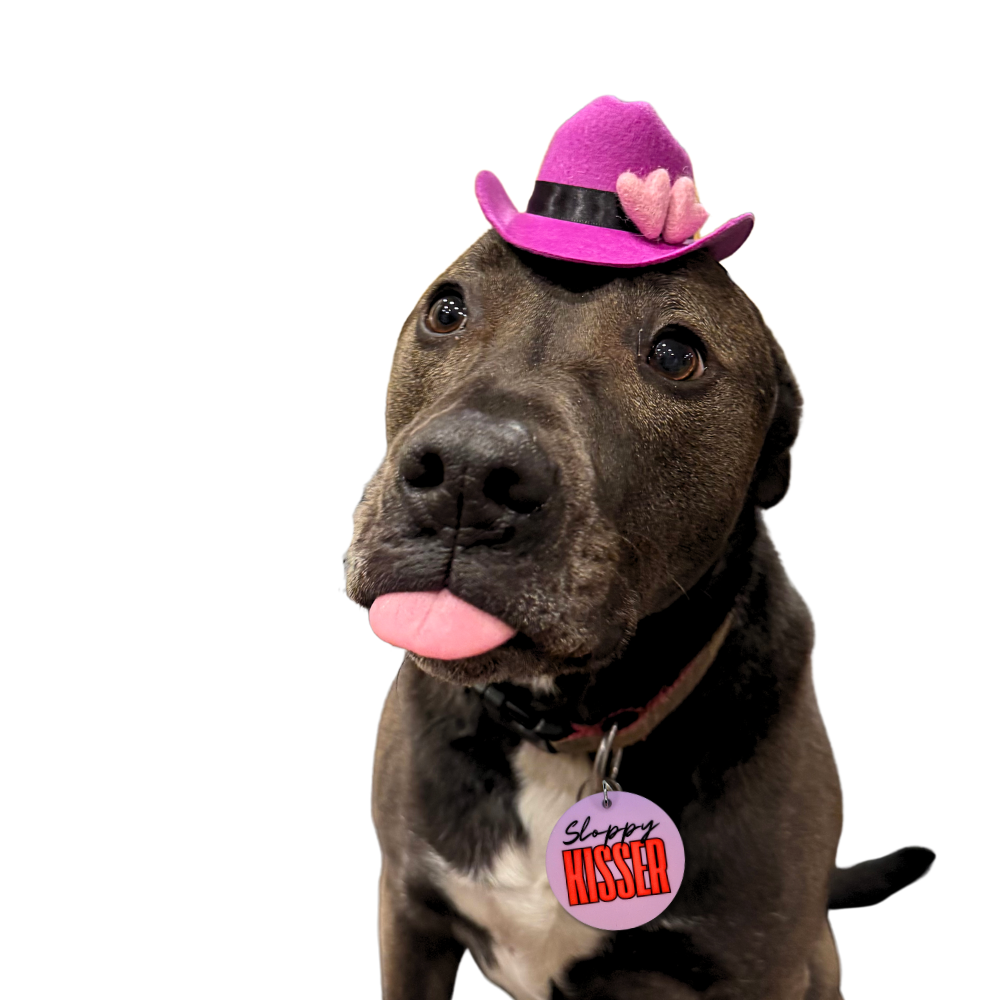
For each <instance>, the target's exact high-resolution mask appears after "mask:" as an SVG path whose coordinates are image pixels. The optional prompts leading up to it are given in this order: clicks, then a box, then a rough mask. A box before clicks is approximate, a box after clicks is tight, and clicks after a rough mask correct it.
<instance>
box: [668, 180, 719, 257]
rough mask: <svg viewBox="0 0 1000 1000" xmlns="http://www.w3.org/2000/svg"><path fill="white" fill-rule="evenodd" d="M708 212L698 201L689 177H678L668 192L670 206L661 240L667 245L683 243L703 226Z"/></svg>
mask: <svg viewBox="0 0 1000 1000" xmlns="http://www.w3.org/2000/svg"><path fill="white" fill-rule="evenodd" d="M707 218H708V212H706V211H705V206H704V205H702V204H701V202H699V201H698V192H697V191H695V189H694V181H693V180H691V178H690V177H678V178H677V182H676V183H675V184H674V186H673V187H672V188H671V190H670V204H669V205H668V207H667V220H666V225H665V226H664V227H663V239H664V241H665V242H667V243H683V242H684V241H685V240H686V239H687V238H688V237H689V236H694V234H695V233H696V232H698V230H699V229H701V227H702V226H703V225H704V224H705V220H706V219H707Z"/></svg>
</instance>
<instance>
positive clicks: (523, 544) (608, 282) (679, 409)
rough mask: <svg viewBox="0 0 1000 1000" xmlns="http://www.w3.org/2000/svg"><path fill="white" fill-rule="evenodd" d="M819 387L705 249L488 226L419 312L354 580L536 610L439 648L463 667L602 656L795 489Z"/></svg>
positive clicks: (370, 490)
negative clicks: (544, 244)
mask: <svg viewBox="0 0 1000 1000" xmlns="http://www.w3.org/2000/svg"><path fill="white" fill-rule="evenodd" d="M797 411H798V393H797V390H796V389H795V387H794V383H793V382H792V381H791V376H790V374H789V373H788V370H787V367H786V366H785V362H784V358H783V356H782V354H781V351H780V348H778V346H777V344H776V343H775V342H774V340H773V338H772V337H771V334H770V332H769V331H768V330H767V328H766V327H765V326H764V324H763V322H762V320H761V318H760V316H759V314H758V312H757V310H756V309H755V308H754V306H753V305H752V303H751V302H750V301H749V300H748V299H747V297H746V296H745V295H744V294H743V293H742V292H741V291H740V290H739V289H738V288H737V287H736V285H734V284H733V283H732V281H731V280H730V279H729V276H728V275H727V274H726V272H725V270H724V269H723V268H722V267H721V266H720V265H719V264H717V263H716V262H715V261H713V260H711V259H710V258H708V257H705V256H701V255H691V256H689V257H684V258H681V259H680V260H679V261H677V262H675V263H674V264H673V265H668V266H661V267H659V268H652V269H647V270H642V271H622V270H616V269H603V268H594V267H587V266H581V265H568V264H560V263H558V262H554V261H548V260H544V259H541V258H537V257H532V256H530V255H527V254H522V253H519V252H518V251H515V250H514V249H512V248H511V247H510V246H509V245H507V244H505V243H504V242H503V241H502V240H500V239H499V237H497V236H496V234H495V233H493V232H490V233H487V234H486V235H485V236H483V237H482V238H481V239H480V240H479V241H478V242H477V243H476V244H475V245H474V246H473V247H472V248H471V249H470V250H469V251H468V252H467V253H465V254H464V255H463V256H462V257H461V258H460V259H459V260H458V261H457V262H456V263H455V264H453V265H452V266H451V267H450V268H449V269H448V270H447V271H446V272H445V273H444V274H443V275H442V276H441V278H439V279H438V280H437V281H436V282H434V284H433V285H432V286H431V287H430V289H429V290H428V291H427V293H426V294H425V295H424V297H423V298H422V299H421V300H420V302H419V303H418V304H417V307H416V308H415V309H414V311H413V312H412V313H411V315H410V317H409V318H408V320H407V321H406V324H405V325H404V327H403V330H402V333H401V334H400V339H399V343H398V346H397V348H396V355H395V360H394V363H393V369H392V378H391V381H390V385H389V395H388V402H387V407H386V417H387V431H388V452H387V455H386V457H385V460H384V461H383V463H382V465H381V466H380V468H379V470H378V472H377V473H376V474H375V476H374V478H373V479H372V481H371V482H370V483H369V484H368V486H367V488H366V489H365V493H364V496H363V498H362V500H361V503H360V504H359V506H358V509H357V512H356V515H355V533H354V539H353V541H352V543H351V547H350V549H349V551H348V554H347V558H346V567H347V581H348V593H349V595H350V597H351V598H352V599H354V600H355V601H358V602H359V603H360V604H362V605H364V606H366V607H370V606H371V604H372V602H373V601H374V600H375V598H377V597H378V596H380V595H382V594H385V593H390V592H398V591H432V590H440V589H442V588H444V587H447V588H448V589H449V590H450V591H451V592H452V593H454V594H456V595H457V596H458V597H460V598H463V599H464V600H465V601H467V602H469V603H470V604H473V605H475V606H477V607H479V608H482V609H483V610H485V611H487V612H489V613H490V614H492V615H495V616H496V617H498V618H500V619H502V620H503V621H505V622H507V623H508V624H509V625H511V626H513V627H514V628H515V629H517V630H518V635H517V636H515V637H514V638H513V639H512V640H510V642H508V643H506V644H505V645H504V646H501V647H500V648H498V649H494V650H492V651H491V652H489V653H484V654H482V655H479V656H474V657H469V658H466V659H461V660H430V659H426V658H421V657H417V662H418V664H419V665H420V666H421V667H422V668H423V669H424V670H426V671H428V672H430V673H432V674H435V675H436V676H439V677H443V678H447V679H450V680H454V681H459V682H461V683H473V682H484V681H497V680H512V681H517V682H521V683H524V682H526V681H530V680H533V679H535V680H537V679H539V678H541V677H544V676H552V675H556V674H560V673H565V672H567V671H569V670H579V669H596V668H598V667H601V666H603V665H605V664H606V663H608V662H609V661H610V660H612V659H613V658H614V657H615V656H616V655H617V654H618V653H620V652H621V650H622V649H623V646H624V644H625V643H627V641H628V639H629V638H630V637H631V636H632V634H633V633H634V631H635V628H636V625H637V623H638V622H639V621H640V620H641V619H642V618H643V617H645V616H646V615H648V614H651V613H653V612H655V611H659V610H661V609H662V608H664V607H666V606H667V605H669V604H670V603H672V602H673V601H674V600H675V599H676V598H677V597H678V596H679V595H680V594H681V593H682V592H683V590H684V589H685V588H687V587H689V586H690V585H691V584H692V583H694V582H695V581H696V580H698V579H699V577H700V576H701V575H702V574H703V573H704V572H705V571H706V570H707V569H708V568H709V567H710V566H711V565H712V564H713V562H714V561H716V560H717V559H718V558H719V557H720V555H721V553H722V552H723V550H724V548H725V545H726V541H727V538H728V536H729V534H730V532H731V531H732V529H733V526H734V524H735V523H736V520H737V518H738V517H739V515H740V513H741V511H742V510H743V509H744V507H745V506H746V505H747V504H748V503H756V504H759V505H761V506H770V505H771V504H772V503H776V502H777V501H778V500H779V499H780V498H781V496H782V495H783V493H784V490H785V488H786V486H787V479H788V447H789V446H790V444H791V441H792V438H793V437H794V433H795V427H796V424H797Z"/></svg>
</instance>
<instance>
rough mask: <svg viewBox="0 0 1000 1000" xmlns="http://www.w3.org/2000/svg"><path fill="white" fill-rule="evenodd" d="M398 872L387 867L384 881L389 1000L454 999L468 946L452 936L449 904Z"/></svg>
mask: <svg viewBox="0 0 1000 1000" xmlns="http://www.w3.org/2000/svg"><path fill="white" fill-rule="evenodd" d="M395 871H396V869H395V868H394V866H391V865H388V864H384V865H383V867H382V877H381V879H380V881H379V947H380V951H381V960H382V996H383V1000H450V997H451V994H452V991H453V990H454V988H455V976H456V974H457V973H458V963H459V962H460V961H461V959H462V954H463V953H464V952H465V946H464V945H461V944H459V942H458V941H456V940H455V938H454V937H453V936H452V934H451V921H450V920H449V919H448V914H447V909H448V907H447V904H445V903H444V902H443V901H442V900H440V899H439V898H437V896H436V894H435V893H434V892H433V890H430V889H428V890H426V891H424V890H421V889H416V890H415V889H414V888H412V887H407V886H405V885H403V884H402V883H401V881H400V880H399V879H398V878H397V877H396V876H395Z"/></svg>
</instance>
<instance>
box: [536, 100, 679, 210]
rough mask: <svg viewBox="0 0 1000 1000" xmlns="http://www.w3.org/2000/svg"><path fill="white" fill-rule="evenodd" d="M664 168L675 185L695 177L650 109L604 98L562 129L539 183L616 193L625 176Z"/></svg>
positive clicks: (675, 141)
mask: <svg viewBox="0 0 1000 1000" xmlns="http://www.w3.org/2000/svg"><path fill="white" fill-rule="evenodd" d="M660 167H663V168H665V169H666V170H667V171H668V172H669V173H670V179H671V180H673V181H675V180H677V179H678V178H679V177H691V178H692V179H693V178H694V174H693V171H692V170H691V160H690V158H689V157H688V155H687V153H686V152H684V148H683V146H681V144H680V143H679V142H678V141H677V140H676V139H675V138H674V137H673V136H672V135H671V134H670V131H669V129H668V128H667V126H666V125H664V124H663V122H662V121H660V116H659V115H658V114H657V113H656V112H655V111H654V110H653V106H652V105H651V104H647V103H646V102H645V101H620V100H618V98H617V97H611V96H605V97H598V98H597V100H596V101H591V102H590V104H588V105H587V106H586V107H585V108H583V109H581V110H580V111H578V112H577V113H576V114H575V115H573V117H572V118H570V119H568V120H567V121H565V122H563V124H562V125H560V126H559V128H558V129H557V130H556V134H555V135H554V136H553V137H552V142H550V143H549V148H548V150H547V151H546V153H545V159H544V160H543V161H542V167H541V170H539V172H538V180H540V181H549V182H551V183H554V184H572V185H574V186H576V187H586V188H595V189H596V190H598V191H614V190H615V184H616V183H617V181H618V177H619V176H620V175H621V174H623V173H625V172H626V171H628V170H630V171H632V173H634V174H636V175H638V176H639V177H645V176H646V175H647V174H649V173H652V171H654V170H656V169H658V168H660Z"/></svg>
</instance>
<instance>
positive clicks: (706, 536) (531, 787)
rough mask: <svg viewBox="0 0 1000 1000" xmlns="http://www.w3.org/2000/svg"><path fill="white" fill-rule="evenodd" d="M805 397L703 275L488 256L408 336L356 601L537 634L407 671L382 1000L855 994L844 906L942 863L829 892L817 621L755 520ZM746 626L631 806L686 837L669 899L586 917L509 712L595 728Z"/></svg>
mask: <svg viewBox="0 0 1000 1000" xmlns="http://www.w3.org/2000/svg"><path fill="white" fill-rule="evenodd" d="M800 404H801V400H800V397H799V392H798V389H797V387H796V385H795V381H794V379H793V377H792V373H791V371H790V370H789V367H788V364H787V362H786V361H785V357H784V355H783V353H782V351H781V348H780V347H779V346H778V344H777V343H776V342H775V340H774V338H773V336H772V335H771V333H770V331H769V330H768V328H767V327H766V326H765V325H764V323H763V321H762V319H761V317H760V314H759V313H758V311H757V309H756V308H755V307H754V305H753V304H752V303H751V302H750V300H749V299H748V298H747V297H746V295H744V293H743V292H742V291H741V290H740V289H739V288H737V287H736V285H735V284H734V283H733V282H732V281H731V280H730V278H729V276H728V274H727V273H726V271H725V270H724V269H723V268H722V267H721V266H720V265H719V264H718V263H716V262H715V261H714V260H713V259H711V258H710V257H708V256H706V255H704V254H701V255H699V254H692V255H690V256H687V257H683V258H681V259H680V260H678V261H676V262H673V263H671V264H667V265H661V266H657V267H653V268H647V269H641V270H621V269H611V268H599V267H591V266H583V265H571V264H563V263H559V262H556V261H551V260H547V259H543V258H539V257H535V256H532V255H530V254H526V253H523V252H521V251H518V250H516V249H514V248H513V247H511V246H509V245H507V244H506V243H504V242H503V241H502V240H501V239H500V238H499V237H498V236H497V235H496V234H495V233H494V232H492V231H491V232H489V233H487V234H486V235H485V236H483V237H482V238H481V239H480V240H479V241H478V242H477V243H476V244H475V245H474V246H473V247H472V248H471V249H470V250H469V251H468V252H467V253H466V254H464V255H463V256H462V257H461V258H460V259H459V260H458V261H457V262H456V263H455V264H454V265H452V266H451V267H450V268H449V269H448V270H447V271H446V272H445V273H444V275H442V277H441V278H439V279H438V280H437V281H436V282H435V283H434V284H433V285H432V286H431V288H430V289H429V291H428V292H427V294H426V295H424V297H423V298H422V299H421V301H420V302H419V303H418V305H417V307H416V308H415V309H414V311H413V313H412V314H411V315H410V317H409V319H408V320H407V321H406V324H405V325H404V327H403V330H402V334H401V336H400V339H399V344H398V347H397V349H396V355H395V361H394V364H393V369H392V378H391V382H390V387H389V395H388V404H387V408H386V416H387V425H388V427H387V430H388V443H389V446H388V454H387V456H386V458H385V461H384V462H383V463H382V465H381V467H380V468H379V470H378V472H377V473H376V475H375V477H374V478H373V479H372V481H371V482H370V483H369V485H368V486H367V488H366V490H365V493H364V497H363V499H362V501H361V504H360V505H359V507H358V510H357V514H356V530H355V536H354V540H353V542H352V544H351V548H350V550H349V552H348V555H347V559H346V565H347V579H348V592H349V594H350V596H351V597H352V598H353V599H354V600H355V601H358V602H359V603H360V604H362V605H364V606H366V607H370V606H371V604H372V602H373V601H374V600H375V598H377V597H378V596H379V595H381V594H385V593H390V592H397V591H434V590H441V589H442V588H445V587H446V588H448V589H449V590H451V591H452V592H453V593H454V594H456V595H457V596H459V597H461V598H463V599H464V600H466V601H467V602H469V603H471V604H474V605H476V606H478V607H480V608H482V609H484V610H486V611H488V612H489V613H491V614H492V615H495V616H497V617H499V618H501V619H503V621H505V622H507V623H509V624H510V625H512V626H513V627H515V628H516V629H517V630H518V633H517V635H516V636H515V637H514V638H513V639H511V640H510V641H509V642H507V643H506V644H505V645H503V646H502V647H500V648H498V649H495V650H493V651H492V652H489V653H485V654H482V655H479V656H475V657H470V658H467V659H463V660H449V661H444V660H432V659H426V658H423V657H420V656H415V655H412V654H407V656H406V658H405V659H404V661H403V665H402V668H401V670H400V673H399V676H398V678H397V680H396V683H395V684H393V686H392V688H391V690H390V693H389V697H388V700H387V702H386V706H385V711H384V714H383V717H382V724H381V729H380V733H379V741H378V749H377V752H376V762H375V789H374V813H375V822H376V826H377V828H378V833H379V839H380V843H381V846H382V851H383V857H384V867H383V875H382V881H381V904H380V914H381V916H380V925H381V949H382V978H383V988H384V995H385V996H386V997H387V998H392V1000H396V998H428V1000H436V998H447V997H449V996H450V995H451V992H452V988H453V984H454V979H455V974H456V970H457V968H458V964H459V960H460V958H461V956H462V954H463V952H464V950H465V949H466V948H468V949H470V950H471V951H472V953H473V956H474V957H475V960H476V962H477V963H478V964H479V966H480V968H481V969H482V971H483V972H484V973H485V974H486V975H487V976H488V977H489V978H490V979H492V980H493V981H494V982H496V983H498V984H499V985H500V986H502V987H503V988H504V989H506V990H507V991H508V992H509V993H510V994H511V995H512V996H514V997H516V998H518V1000H528V998H543V997H545V998H547V997H550V996H551V997H554V998H557V997H576V998H593V1000H597V998H620V1000H625V998H629V1000H638V998H653V997H656V998H677V1000H680V998H692V997H695V996H699V995H702V996H705V997H710V998H735V997H740V998H767V1000H782V998H789V1000H791V998H796V1000H803V998H809V1000H828V998H834V997H838V996H839V995H840V993H839V965H838V959H837V954H836V950H835V947H834V942H833V937H832V935H831V932H830V926H829V923H828V921H827V908H828V906H852V905H854V906H857V905H867V904H870V903H873V902H877V901H878V900H880V899H882V898H884V897H885V896H886V895H888V894H890V893H891V892H893V891H895V890H896V889H898V888H901V887H902V886H903V885H905V884H908V883H909V882H910V881H912V880H913V879H914V878H917V877H919V875H920V874H922V873H923V871H924V870H925V869H926V868H927V867H928V865H929V864H930V861H931V860H932V858H933V855H932V854H931V853H930V852H929V851H924V850H923V849H921V848H909V849H906V850H904V851H901V852H898V853H897V854H896V855H892V856H890V857H889V858H886V859H880V860H879V861H876V862H866V863H865V865H861V866H857V867H856V868H855V869H848V870H846V871H839V870H837V869H835V865H834V857H835V853H836V849H837V840H838V838H839V835H840V825H841V801H840V789H839V785H838V781H837V773H836V769H835V767H834V762H833V757H832V755H831V751H830V746H829V743H828V741H827V736H826V733H825V731H824V728H823V723H822V721H821V719H820V715H819V712H818V710H817V706H816V699H815V695H814V692H813V683H812V677H811V674H810V664H809V656H810V648H811V646H812V641H813V631H812V625H811V622H810V618H809V613H808V611H807V609H806V607H805V605H804V604H803V602H802V600H801V598H800V597H799V595H798V594H797V593H796V592H795V590H794V589H793V588H792V586H791V584H790V583H789V581H788V579H787V577H786V576H785V573H784V571H783V569H782V567H781V563H780V561H779V559H778V556H777V554H776V552H775V550H774V548H773V546H772V544H771V541H770V539H769V538H768V535H767V532H766V530H765V527H764V524H763V521H762V519H761V515H760V509H761V508H766V507H770V506H772V505H773V504H776V503H777V502H778V501H779V500H780V499H781V498H782V497H783V496H784V494H785V491H786V489H787V487H788V480H789V469H790V461H789V449H790V448H791V446H792V442H793V441H794V439H795V435H796V430H797V427H798V422H799V410H800ZM730 613H732V622H733V624H732V627H731V629H730V631H729V633H728V636H727V637H726V639H725V642H724V644H723V645H722V647H721V650H720V651H719V653H718V655H717V657H716V659H715V661H714V663H713V664H712V666H711V667H710V668H709V670H708V672H707V674H706V675H705V677H704V679H703V680H702V681H701V682H700V684H698V686H697V687H696V688H695V689H694V691H693V693H691V694H690V696H689V697H688V698H687V699H686V700H685V701H684V702H683V704H681V705H680V707H679V708H678V709H677V710H676V711H675V712H674V713H673V714H671V715H670V716H669V717H668V718H667V719H666V720H665V721H664V722H663V723H661V724H660V725H659V726H658V727H657V728H656V729H655V730H654V731H653V732H652V733H651V734H650V735H649V737H648V738H647V739H646V740H645V741H644V742H641V743H637V744H636V745H634V746H632V747H630V748H628V749H627V750H626V751H625V754H624V761H623V764H622V768H621V772H620V780H621V782H622V785H623V787H624V788H625V789H626V790H628V791H631V792H636V793H639V794H641V795H644V796H646V797H648V798H650V799H653V800H654V801H656V802H657V803H659V805H661V806H662V807H663V808H664V809H665V810H666V811H667V812H668V813H669V814H670V815H671V816H672V817H673V818H674V820H675V821H676V823H677V825H678V827H679V828H680V831H681V834H682V836H683V839H684V844H685V851H686V858H687V861H686V874H685V878H684V883H683V886H682V887H681V889H680V891H679V892H678V895H677V898H676V901H675V902H674V903H673V905H671V906H670V908H669V909H667V910H666V911H665V912H664V914H663V915H662V916H661V917H660V918H659V919H657V920H655V921H653V922H652V923H650V924H648V925H645V926H643V927H641V928H638V929H635V930H631V931H624V932H618V933H617V934H613V933H607V932H603V931H598V930H595V929H593V928H590V927H588V926H586V925H584V924H582V923H580V922H578V921H576V920H575V919H574V918H573V917H571V916H569V914H567V913H566V912H565V911H564V910H563V909H562V908H561V907H560V906H559V904H558V902H557V901H556V900H555V897H554V895H553V894H552V892H551V890H550V889H549V887H548V884H547V882H546V876H545V870H544V851H545V843H546V840H547V838H548V834H549V831H550V830H551V829H552V826H553V825H554V823H555V821H556V819H557V818H558V817H559V815H560V814H561V813H562V812H563V811H564V810H565V809H566V808H567V807H568V806H569V805H570V804H571V803H572V802H574V801H575V800H576V797H577V795H578V793H579V791H580V788H581V785H582V784H583V783H584V782H585V781H586V780H587V778H588V774H589V771H590V768H591V758H590V757H589V756H587V755H586V754H575V755H574V754H565V753H559V754H552V753H549V752H547V751H546V749H545V747H544V746H538V745H536V742H533V741H529V740H526V739H523V738H521V736H519V735H518V732H517V731H516V729H517V727H516V726H511V725H507V724H506V723H505V721H504V719H503V718H502V717H498V716H496V713H490V712H489V711H487V707H488V706H487V705H485V704H484V700H483V697H482V694H481V689H482V685H485V684H491V683H493V684H500V685H502V687H501V688H494V690H506V691H507V693H508V694H509V695H510V698H511V699H512V700H513V701H515V702H516V700H517V698H518V697H521V699H522V702H524V700H525V699H527V700H528V701H530V702H531V704H530V705H527V704H526V702H525V705H526V710H535V711H537V712H541V713H543V714H544V713H549V714H550V715H552V716H553V717H558V716H559V715H560V713H562V717H563V718H565V719H571V720H576V721H579V722H583V723H587V722H591V723H592V722H595V721H600V720H601V719H604V718H605V717H606V716H607V715H608V714H609V712H610V711H612V710H614V709H620V708H622V707H624V706H629V705H633V706H634V705H637V704H645V703H646V701H648V700H649V699H650V698H651V697H652V696H653V695H654V694H655V693H656V692H657V691H659V690H660V689H661V688H662V687H663V686H664V685H665V684H667V683H669V681H670V680H671V679H672V678H673V677H675V676H677V675H678V673H679V671H680V670H681V669H682V668H683V666H684V665H685V664H687V663H688V662H689V661H690V660H691V659H692V657H694V656H695V655H696V654H697V653H698V651H699V650H701V649H702V647H704V646H705V645H706V643H707V642H708V640H709V638H710V637H711V636H712V635H713V633H714V632H715V631H716V630H717V629H718V628H719V626H720V623H722V622H723V621H724V619H725V618H726V616H727V615H729V614H730Z"/></svg>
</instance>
